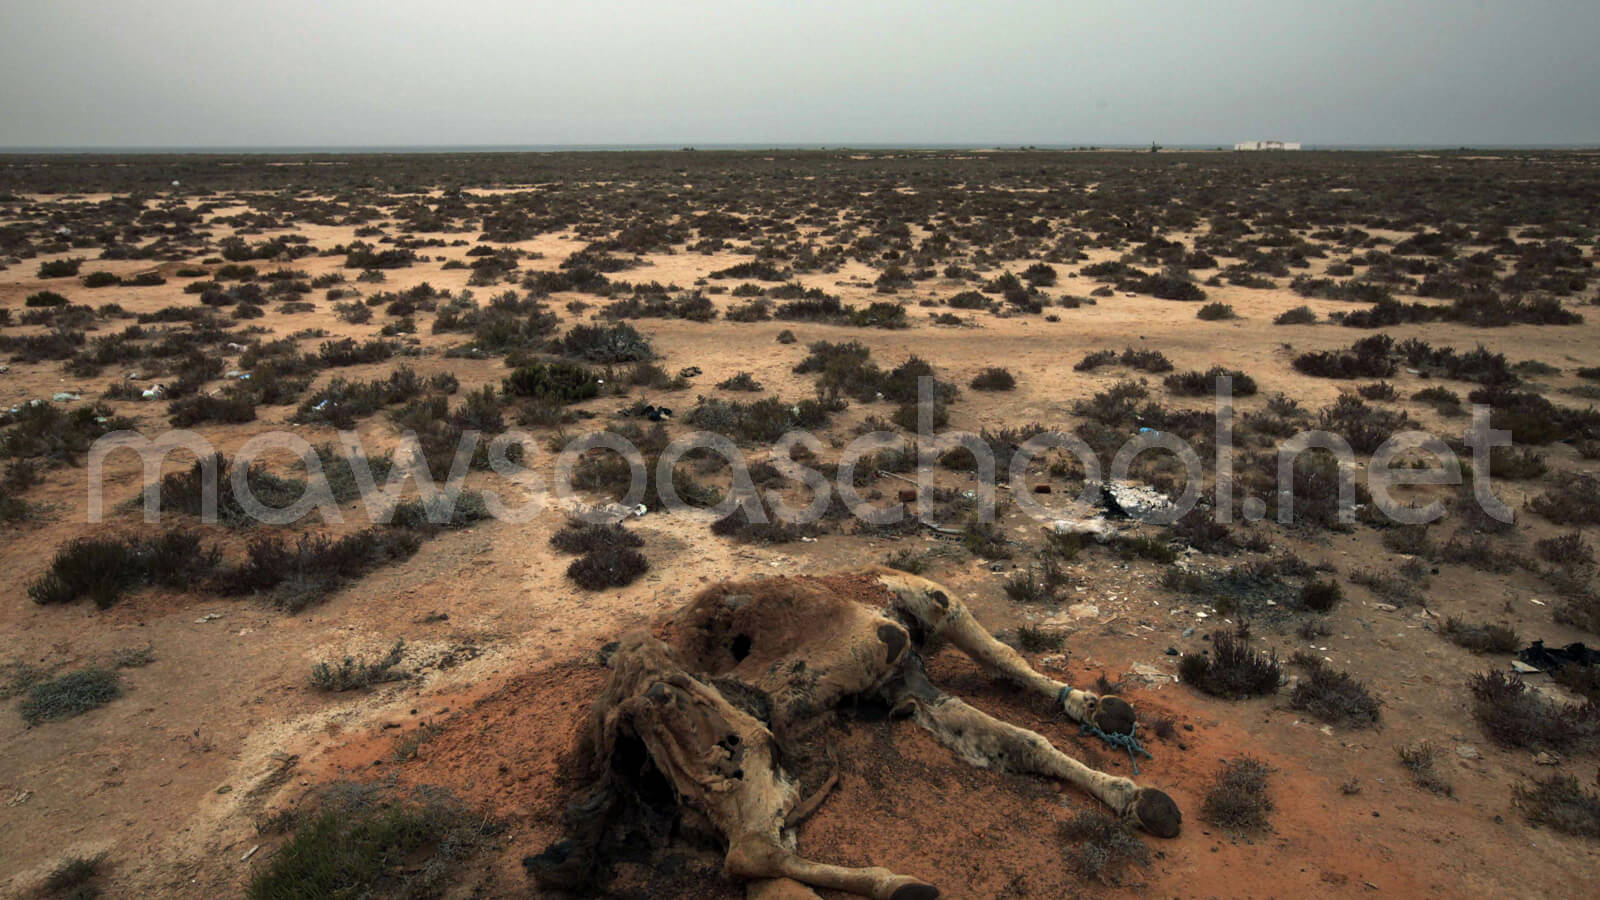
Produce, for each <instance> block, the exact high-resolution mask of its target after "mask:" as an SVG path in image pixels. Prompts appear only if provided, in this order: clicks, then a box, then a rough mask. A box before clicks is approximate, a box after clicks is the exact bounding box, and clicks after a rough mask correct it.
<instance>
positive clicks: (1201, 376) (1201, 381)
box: [1162, 366, 1256, 397]
mask: <svg viewBox="0 0 1600 900" xmlns="http://www.w3.org/2000/svg"><path fill="white" fill-rule="evenodd" d="M1223 377H1227V378H1231V379H1233V396H1235V397H1254V396H1255V394H1256V381H1255V379H1254V378H1251V377H1250V376H1249V375H1246V374H1245V373H1243V372H1240V371H1239V370H1237V369H1224V368H1223V367H1222V366H1213V367H1212V368H1211V369H1209V370H1207V371H1205V372H1183V373H1179V374H1173V375H1168V376H1167V377H1166V378H1165V379H1164V380H1163V381H1162V383H1163V384H1165V385H1166V387H1167V390H1168V391H1170V392H1172V393H1174V394H1177V395H1178V396H1180V397H1209V396H1211V394H1212V393H1213V392H1214V391H1216V389H1217V379H1218V378H1223Z"/></svg>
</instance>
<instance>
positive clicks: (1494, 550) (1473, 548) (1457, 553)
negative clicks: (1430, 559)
mask: <svg viewBox="0 0 1600 900" xmlns="http://www.w3.org/2000/svg"><path fill="white" fill-rule="evenodd" d="M1503 546H1504V542H1502V541H1496V540H1495V539H1494V538H1492V537H1490V536H1489V535H1486V534H1472V535H1468V534H1465V533H1458V534H1456V535H1454V536H1452V537H1451V538H1450V540H1448V541H1446V542H1445V544H1444V546H1443V547H1440V548H1439V558H1440V559H1442V560H1444V561H1445V562H1452V563H1465V564H1466V565H1469V566H1471V567H1473V568H1474V569H1478V570H1479V571H1483V572H1497V573H1500V574H1505V573H1507V572H1512V571H1515V570H1516V569H1518V568H1520V567H1522V566H1525V565H1527V560H1526V559H1525V558H1524V557H1522V556H1521V555H1519V554H1517V553H1515V552H1513V551H1508V550H1505V549H1502V547H1503Z"/></svg>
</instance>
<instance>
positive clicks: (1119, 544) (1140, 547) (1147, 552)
mask: <svg viewBox="0 0 1600 900" xmlns="http://www.w3.org/2000/svg"><path fill="white" fill-rule="evenodd" d="M1111 549H1112V550H1113V551H1114V552H1115V553H1116V554H1117V556H1118V557H1120V558H1121V559H1145V560H1149V561H1151V562H1155V563H1161V564H1163V565H1166V564H1168V563H1172V562H1174V561H1176V560H1177V558H1178V554H1177V551H1175V550H1173V549H1172V547H1171V546H1170V545H1169V544H1168V543H1167V542H1166V541H1163V540H1159V539H1157V538H1152V537H1145V536H1143V535H1139V536H1133V537H1129V536H1128V535H1121V534H1119V535H1117V536H1116V537H1114V538H1112V540H1111Z"/></svg>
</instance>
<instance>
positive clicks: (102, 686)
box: [18, 669, 122, 725]
mask: <svg viewBox="0 0 1600 900" xmlns="http://www.w3.org/2000/svg"><path fill="white" fill-rule="evenodd" d="M120 696H122V683H121V680H120V679H119V678H118V677H117V673H116V672H114V671H112V670H110V669H83V670H80V671H77V672H71V673H68V674H66V675H62V676H61V677H59V678H52V679H50V680H49V681H42V682H39V683H38V684H35V685H34V686H33V687H32V688H30V689H29V690H28V695H27V697H25V698H24V699H23V701H22V705H21V706H20V707H19V708H18V710H19V712H21V713H22V721H24V722H26V723H28V724H29V725H41V724H43V723H45V722H54V721H58V720H60V719H70V718H72V717H73V716H80V715H83V714H84V713H86V712H88V711H90V710H92V709H99V708H100V707H102V706H105V705H106V704H107V703H110V702H111V701H113V700H115V699H117V698H118V697H120Z"/></svg>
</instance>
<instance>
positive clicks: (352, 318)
mask: <svg viewBox="0 0 1600 900" xmlns="http://www.w3.org/2000/svg"><path fill="white" fill-rule="evenodd" d="M333 314H334V315H338V317H339V319H341V320H342V322H349V323H350V325H366V323H368V322H371V320H373V307H370V306H366V304H365V303H357V301H350V303H334V304H333Z"/></svg>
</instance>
